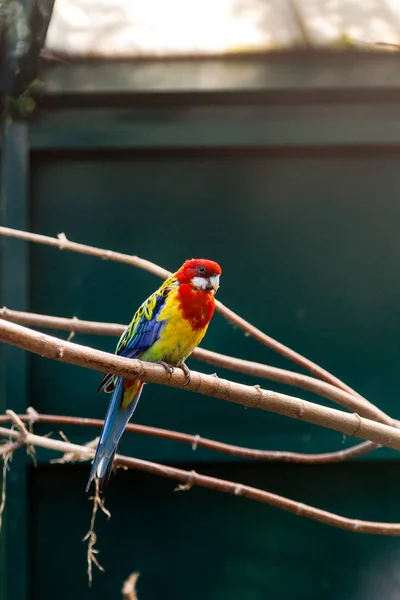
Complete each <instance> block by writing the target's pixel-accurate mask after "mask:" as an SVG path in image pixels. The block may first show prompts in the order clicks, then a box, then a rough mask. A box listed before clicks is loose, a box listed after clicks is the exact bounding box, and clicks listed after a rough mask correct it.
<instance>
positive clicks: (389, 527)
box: [0, 425, 400, 536]
mask: <svg viewBox="0 0 400 600" xmlns="http://www.w3.org/2000/svg"><path fill="white" fill-rule="evenodd" d="M380 427H383V426H382V425H380ZM394 431H396V430H394ZM0 435H1V436H4V437H8V436H10V437H13V438H14V439H18V438H19V436H21V433H20V432H18V431H15V430H11V429H7V428H4V427H0ZM23 442H24V443H25V444H33V445H35V446H40V447H42V448H47V449H49V450H56V451H57V452H61V453H64V454H65V453H66V452H73V453H75V454H79V453H81V454H82V455H84V456H93V455H94V450H92V449H91V448H88V447H87V446H79V445H77V444H71V443H67V442H63V441H61V440H53V439H51V438H47V437H43V436H38V435H35V434H33V433H28V435H27V436H26V437H25V438H24V439H23ZM115 464H116V465H118V466H123V467H127V468H131V469H137V470H139V471H146V472H147V473H151V474H153V475H159V476H161V477H166V478H168V479H175V480H177V481H180V482H181V483H182V484H185V485H186V486H187V487H193V486H201V487H205V488H209V489H213V490H217V491H219V492H224V493H227V494H233V495H234V496H241V497H243V498H248V499H251V500H255V501H257V502H261V503H263V504H269V505H271V506H275V507H276V508H280V509H282V510H285V511H288V512H291V513H293V514H295V515H298V516H302V517H307V518H309V519H314V520H315V521H319V522H321V523H325V524H326V525H331V526H332V527H338V528H339V529H346V530H348V531H353V532H358V533H371V534H375V535H392V536H397V535H400V523H380V522H375V521H361V520H358V519H349V518H347V517H342V516H340V515H337V514H335V513H331V512H328V511H325V510H321V509H319V508H315V507H313V506H309V505H307V504H303V503H301V502H296V501H295V500H291V499H289V498H285V497H283V496H279V495H277V494H273V493H271V492H267V491H264V490H261V489H258V488H254V487H251V486H248V485H243V484H241V483H237V482H234V481H227V480H224V479H219V478H217V477H210V476H208V475H201V474H199V473H197V472H195V471H185V470H184V469H177V468H176V467H171V466H169V465H162V464H158V463H154V462H150V461H147V460H142V459H139V458H132V457H129V456H121V455H119V454H118V455H117V456H116V457H115Z"/></svg>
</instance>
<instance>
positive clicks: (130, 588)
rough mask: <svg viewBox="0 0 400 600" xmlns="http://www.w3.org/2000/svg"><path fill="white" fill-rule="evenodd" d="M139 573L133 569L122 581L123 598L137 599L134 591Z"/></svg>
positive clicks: (126, 599)
mask: <svg viewBox="0 0 400 600" xmlns="http://www.w3.org/2000/svg"><path fill="white" fill-rule="evenodd" d="M139 575H140V573H138V572H137V571H135V572H134V573H131V575H129V577H128V579H126V580H125V581H124V585H123V586H122V590H121V592H122V597H123V598H124V600H138V597H137V592H136V584H137V580H138V579H139Z"/></svg>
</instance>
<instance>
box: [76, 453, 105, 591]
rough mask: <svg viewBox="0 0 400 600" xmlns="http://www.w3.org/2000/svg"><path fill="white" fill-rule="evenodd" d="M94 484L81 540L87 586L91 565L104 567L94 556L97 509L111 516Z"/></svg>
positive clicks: (96, 483)
mask: <svg viewBox="0 0 400 600" xmlns="http://www.w3.org/2000/svg"><path fill="white" fill-rule="evenodd" d="M65 454H67V453H65ZM75 454H78V453H75ZM95 486H96V487H95V494H94V496H92V497H91V498H89V500H92V501H93V510H92V517H91V519H90V526H89V531H88V532H87V534H86V535H85V537H84V538H83V540H82V542H86V541H87V543H88V547H87V555H86V557H87V575H88V581H89V587H92V581H93V565H95V566H96V567H97V568H98V569H99V571H104V567H102V565H101V564H100V563H99V561H98V559H97V556H96V555H97V554H98V553H99V550H97V548H96V542H97V535H96V533H95V531H94V525H95V522H96V515H97V511H98V510H99V509H100V510H101V511H102V512H103V513H104V514H105V515H106V516H107V518H108V519H109V518H110V517H111V513H110V511H109V510H107V509H106V507H105V505H104V502H103V500H102V499H101V497H100V492H99V483H98V481H97V479H96V480H95Z"/></svg>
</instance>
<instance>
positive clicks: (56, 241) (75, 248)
mask: <svg viewBox="0 0 400 600" xmlns="http://www.w3.org/2000/svg"><path fill="white" fill-rule="evenodd" d="M0 235H3V236H7V237H13V238H18V239H21V240H25V241H28V242H35V243H39V244H46V245H48V246H53V247H55V248H58V249H59V250H70V251H72V252H79V253H81V254H89V255H90V256H96V257H98V258H102V259H104V260H113V261H116V262H121V263H124V264H128V265H131V266H133V267H139V268H140V269H144V270H145V271H149V272H150V273H153V275H157V276H158V277H162V278H163V279H165V278H167V277H169V275H170V274H171V272H170V271H167V270H166V269H163V268H162V267H159V266H158V265H156V264H154V263H152V262H150V261H148V260H144V259H143V258H139V257H138V256H131V255H129V254H122V253H121V252H113V251H112V250H105V249H102V248H96V247H94V246H86V245H85V244H78V243H76V242H71V241H70V240H68V239H67V237H66V236H65V234H64V233H60V234H59V235H58V237H57V238H52V237H49V236H46V235H39V234H37V233H29V232H26V231H20V230H18V229H11V228H9V227H0ZM216 308H217V310H218V311H219V312H220V313H221V314H222V315H223V316H224V317H225V318H226V319H228V321H230V322H231V323H233V324H234V325H236V326H237V327H239V328H240V329H242V330H243V331H245V332H246V333H247V334H249V335H250V336H251V337H253V338H254V339H256V340H257V341H259V342H261V343H262V344H264V345H265V346H268V347H269V348H271V349H272V350H274V351H275V352H277V353H278V354H281V355H282V356H284V357H285V358H287V359H289V360H291V361H293V362H295V363H297V364H298V365H300V366H302V367H303V368H305V369H307V370H308V371H310V372H311V373H312V374H313V375H315V376H316V377H319V378H320V379H322V380H324V381H327V382H328V383H331V384H332V385H335V386H336V387H339V388H341V389H343V390H345V391H346V392H349V393H350V394H354V395H355V396H359V397H361V398H362V396H360V394H358V393H357V392H356V391H355V390H353V389H352V388H351V387H349V386H348V385H346V384H345V383H343V381H341V380H340V379H338V378H337V377H334V376H333V375H331V373H329V372H328V371H326V370H325V369H323V368H322V367H320V366H319V365H317V364H316V363H314V362H313V361H311V360H309V359H308V358H305V357H304V356H302V355H301V354H299V353H298V352H295V351H294V350H291V349H290V348H288V347H287V346H285V345H284V344H281V343H280V342H278V341H276V340H274V339H273V338H272V337H270V336H269V335H267V334H265V333H263V332H262V331H261V330H260V329H258V328H257V327H255V326H254V325H252V324H251V323H249V322H248V321H246V320H245V319H243V318H242V317H240V316H239V315H237V314H236V313H234V312H233V311H232V310H230V309H229V308H228V307H227V306H225V305H224V304H222V302H220V301H219V300H217V301H216Z"/></svg>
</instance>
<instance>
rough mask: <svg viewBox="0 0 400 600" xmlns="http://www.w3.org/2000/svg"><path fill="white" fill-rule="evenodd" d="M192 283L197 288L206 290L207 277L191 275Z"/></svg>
mask: <svg viewBox="0 0 400 600" xmlns="http://www.w3.org/2000/svg"><path fill="white" fill-rule="evenodd" d="M192 284H193V285H194V287H195V288H197V289H198V290H206V289H207V288H208V279H207V278H206V277H193V279H192Z"/></svg>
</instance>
